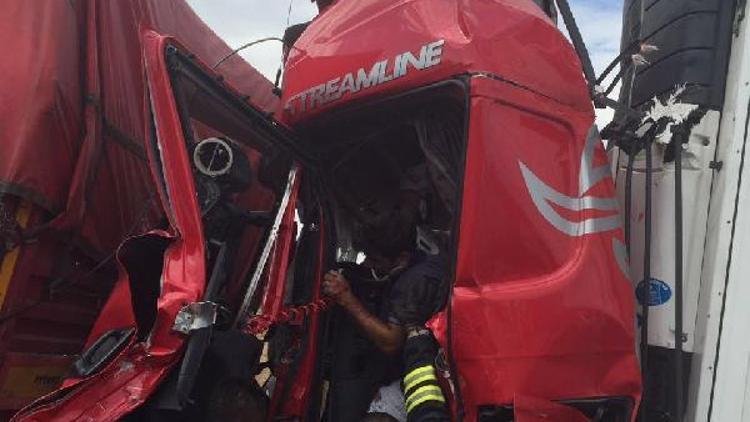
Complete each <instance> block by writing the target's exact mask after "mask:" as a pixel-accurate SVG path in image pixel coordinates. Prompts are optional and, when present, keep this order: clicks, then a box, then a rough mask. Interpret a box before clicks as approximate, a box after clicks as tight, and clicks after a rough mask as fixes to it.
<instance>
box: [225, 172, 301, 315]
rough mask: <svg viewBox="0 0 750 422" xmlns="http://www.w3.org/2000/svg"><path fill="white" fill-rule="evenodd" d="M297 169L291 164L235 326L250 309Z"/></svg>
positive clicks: (292, 186) (287, 201) (290, 192)
mask: <svg viewBox="0 0 750 422" xmlns="http://www.w3.org/2000/svg"><path fill="white" fill-rule="evenodd" d="M297 171H298V169H297V165H296V164H295V165H293V166H292V169H291V170H290V171H289V177H288V179H287V184H286V189H285V190H284V195H283V196H282V197H281V203H280V204H279V210H278V212H277V214H276V217H275V218H274V221H273V226H271V231H270V232H269V234H268V239H267V240H266V243H265V245H263V251H262V252H261V255H260V258H259V259H258V264H257V265H256V267H255V272H253V276H252V278H251V279H250V284H249V285H248V287H247V290H246V291H245V297H244V298H243V299H242V305H241V306H240V309H239V310H238V311H237V317H236V318H235V320H234V325H235V326H237V327H239V325H240V324H242V323H243V322H244V320H245V319H246V317H247V313H248V310H249V309H250V304H251V303H252V301H253V297H254V296H255V291H256V290H257V289H258V283H260V278H261V276H262V275H263V272H264V271H265V268H266V264H267V263H268V258H269V257H270V255H271V249H273V245H274V244H275V243H276V238H277V237H278V236H279V227H281V221H282V220H283V219H284V214H286V210H287V207H288V206H289V198H290V197H291V195H292V190H293V188H294V184H295V182H296V179H297ZM240 328H241V327H240Z"/></svg>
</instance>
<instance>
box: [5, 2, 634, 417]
mask: <svg viewBox="0 0 750 422" xmlns="http://www.w3.org/2000/svg"><path fill="white" fill-rule="evenodd" d="M166 42H167V40H166V39H165V38H163V37H160V36H157V35H156V34H153V33H150V34H149V35H148V36H147V37H146V39H145V42H144V44H145V54H146V62H147V64H148V66H147V73H148V80H149V87H150V91H149V92H150V93H151V106H152V107H153V110H154V119H155V121H156V127H157V135H158V139H159V142H160V143H162V146H163V148H162V154H163V155H162V157H161V159H162V160H163V162H164V169H166V174H165V179H166V180H167V186H168V187H169V189H168V191H169V194H168V195H167V194H166V192H161V194H162V202H163V204H164V206H165V208H166V209H168V210H172V216H171V223H172V226H173V227H174V228H175V229H174V230H173V232H171V233H172V234H171V236H173V237H174V238H173V243H172V244H171V246H170V247H169V249H168V251H167V256H166V258H165V263H164V270H165V272H164V284H165V289H164V290H163V291H162V294H161V296H160V299H159V303H158V318H157V323H156V325H155V327H154V330H153V332H152V333H151V335H150V341H149V342H148V343H145V344H144V343H140V344H133V345H131V346H130V348H128V349H127V350H126V351H125V352H124V353H122V355H121V356H119V357H118V358H117V359H116V360H115V361H114V362H112V364H110V365H109V366H108V367H107V368H106V369H105V370H104V371H102V372H101V373H100V374H98V375H95V376H94V377H92V379H90V380H86V381H81V382H78V383H77V384H76V385H75V386H71V387H70V390H68V391H67V393H68V394H67V396H66V398H65V399H64V400H63V401H59V402H54V403H53V404H49V405H41V407H39V406H38V407H36V408H34V410H33V411H32V412H29V413H24V414H22V415H21V416H19V417H18V418H17V419H18V420H40V421H41V420H52V419H54V420H74V419H76V418H79V417H83V416H86V417H91V418H92V420H114V419H116V418H118V417H120V416H122V415H124V414H126V413H127V412H129V411H132V410H133V409H134V408H135V407H137V406H138V405H140V404H141V403H142V402H143V401H144V400H145V398H146V397H148V395H149V394H150V393H151V392H152V391H153V390H154V388H155V387H156V385H157V384H158V383H159V381H160V380H161V379H162V377H163V375H164V373H165V372H166V370H167V369H168V368H169V367H170V365H172V364H174V362H176V361H177V359H179V350H180V346H181V345H182V344H183V342H184V338H183V337H182V336H180V335H178V334H176V333H174V332H171V331H170V330H171V323H172V322H173V321H174V317H175V315H176V313H177V311H178V310H179V308H180V306H181V305H183V304H185V303H189V302H194V301H196V300H198V299H199V298H200V297H201V293H202V290H203V288H204V284H205V276H204V274H205V268H204V265H205V264H204V257H203V249H202V248H203V246H202V242H203V239H202V234H201V229H200V212H199V210H198V207H197V204H196V203H195V192H194V188H193V187H192V175H191V172H190V163H188V162H187V153H186V151H185V141H184V139H183V138H182V135H181V130H180V128H179V116H178V115H177V112H176V106H175V104H174V99H173V98H172V97H171V96H170V95H168V94H169V92H171V89H170V83H169V79H168V77H167V76H166V75H167V72H166V69H165V68H164V57H163V56H164V54H163V53H164V47H165V44H166ZM285 75H286V76H285V86H284V95H283V98H282V104H283V113H282V116H283V121H284V122H285V123H288V124H289V125H291V126H293V127H294V126H296V127H302V124H303V123H309V122H312V121H314V120H315V119H318V118H322V117H325V116H326V115H328V113H329V112H332V111H334V110H341V109H343V108H346V107H349V106H351V105H353V104H365V103H366V102H368V101H370V100H374V99H382V98H385V97H388V96H392V95H395V94H399V93H404V92H406V91H410V90H413V89H415V88H419V87H423V86H427V85H430V84H433V83H436V82H440V81H445V80H449V79H455V78H460V80H461V81H462V83H463V84H464V86H465V87H466V89H467V90H468V104H467V106H468V107H469V110H468V116H469V121H468V127H467V139H466V145H467V151H466V167H465V170H464V174H463V192H462V201H463V202H462V204H461V207H460V208H461V213H460V222H459V227H460V233H459V238H458V239H459V240H458V247H457V252H456V256H455V279H454V287H453V291H452V298H451V301H450V304H449V306H450V310H449V312H444V313H441V314H440V315H439V316H438V317H437V318H435V319H434V320H433V321H432V324H431V327H432V329H433V330H434V331H435V333H436V336H437V338H438V340H439V341H440V342H441V344H442V345H443V346H444V347H445V348H446V349H447V350H448V352H449V353H450V357H451V361H452V362H453V363H454V366H453V367H452V370H453V376H454V380H455V381H457V383H456V384H457V386H458V393H460V394H457V397H458V398H460V400H461V402H460V403H459V404H458V405H457V406H455V410H456V412H458V409H459V408H461V409H463V412H464V415H465V420H470V421H473V420H476V419H477V415H478V409H479V407H480V406H512V405H513V403H514V402H516V403H518V402H519V401H518V398H519V397H535V398H538V399H534V400H525V401H524V400H521V401H520V402H521V403H522V404H523V405H522V406H521V410H522V411H523V412H526V413H525V414H526V417H532V418H533V415H534V411H535V410H543V409H544V408H545V406H547V404H546V403H549V402H550V401H558V400H576V399H596V398H605V397H623V398H627V399H630V400H631V401H632V402H633V403H636V404H637V402H638V400H639V398H640V375H639V370H638V363H637V359H636V355H635V340H634V326H635V315H634V299H633V293H632V290H631V288H630V283H629V282H628V279H627V277H628V276H627V274H626V273H625V272H623V270H622V265H621V264H622V260H623V259H626V257H625V256H624V255H623V251H622V249H621V248H620V246H621V244H622V239H623V231H622V229H621V228H620V226H619V223H618V222H617V219H618V218H619V216H618V211H617V208H616V202H614V187H613V183H612V179H611V177H610V176H609V173H608V172H606V171H602V169H603V168H604V166H605V165H606V160H607V159H606V155H605V153H604V150H603V148H602V145H601V143H600V142H598V138H596V133H595V132H594V131H592V130H591V128H592V125H593V122H594V116H593V109H592V106H591V102H590V100H589V96H588V91H587V86H586V84H585V82H584V80H583V76H582V72H581V68H580V64H579V61H578V59H577V57H576V55H575V53H574V51H573V49H572V47H571V46H570V45H569V44H568V42H567V41H566V39H565V38H564V36H563V35H562V34H561V33H560V32H559V31H558V29H557V28H556V27H555V25H554V23H553V22H551V21H550V20H549V18H547V17H546V16H545V15H544V14H543V13H542V11H541V10H540V9H539V8H538V7H537V6H536V5H535V4H534V3H533V2H532V1H531V0H494V1H487V0H457V1H455V2H446V1H443V0H400V1H390V0H379V1H368V2H361V1H354V0H349V1H346V0H341V1H338V2H335V3H334V4H333V5H331V6H329V7H328V8H327V9H326V10H325V13H323V14H321V15H320V16H319V17H318V18H316V20H315V21H314V22H313V23H312V24H311V25H310V27H309V28H308V29H307V31H306V32H305V33H304V34H303V36H302V38H300V40H299V41H298V42H297V44H296V45H295V47H294V48H293V49H292V52H291V54H290V57H289V61H288V63H287V66H286V73H285ZM365 110H366V109H365ZM301 135H302V136H303V137H304V133H303V134H301ZM151 158H152V159H153V158H154V157H151ZM152 162H153V161H152ZM153 176H154V178H155V180H158V179H159V176H158V175H157V174H154V175H153ZM289 222H290V221H289V218H287V223H289ZM613 222H614V223H613ZM280 249H281V250H288V249H289V248H286V249H284V248H280ZM283 258H284V257H279V259H283ZM321 262H322V258H321ZM321 265H322V264H321ZM279 273H280V274H283V271H281V268H279ZM319 281H320V280H316V283H319ZM276 287H280V286H279V284H276ZM123 289H124V287H123ZM272 293H273V294H272V296H273V297H277V298H278V297H281V296H282V292H280V291H273V292H272ZM316 294H319V292H318V293H316ZM273 303H274V305H273V306H274V309H276V310H278V309H279V308H278V306H277V305H278V301H274V302H273ZM316 321H317V320H316ZM312 327H313V329H314V330H316V329H317V322H315V323H314V324H313V325H312ZM312 338H314V336H313V337H312ZM314 353H315V347H311V348H309V350H308V351H307V354H306V355H305V357H304V358H303V359H302V361H301V366H300V368H299V369H298V373H299V374H303V375H304V376H300V378H299V379H298V380H297V382H296V383H295V382H292V391H293V397H294V400H295V403H291V404H284V405H283V406H282V404H280V403H276V404H275V406H278V407H276V408H280V409H284V411H285V415H286V416H289V415H296V416H300V417H303V416H304V405H299V404H304V403H307V401H308V400H309V399H310V397H309V392H310V388H309V385H310V384H309V383H310V382H311V376H312V375H311V374H312V373H313V372H314V370H315V369H314V368H315V364H316V362H315V361H314V359H313V358H312V357H313V356H315V355H314ZM63 393H66V392H65V391H63V392H60V393H58V394H63ZM539 403H545V404H544V405H541V404H539ZM100 404H101V406H100ZM535 406H536V408H535ZM552 407H555V406H554V405H553V406H552ZM555 408H557V407H555ZM563 413H564V412H563ZM567 414H571V415H574V416H571V418H573V419H570V420H571V421H572V420H576V419H575V418H578V417H579V415H577V414H576V413H575V412H573V411H570V412H568V413H567ZM531 420H534V419H531Z"/></svg>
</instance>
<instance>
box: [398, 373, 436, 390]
mask: <svg viewBox="0 0 750 422" xmlns="http://www.w3.org/2000/svg"><path fill="white" fill-rule="evenodd" d="M425 381H437V377H436V376H435V374H424V375H422V376H421V377H419V378H415V379H413V380H411V381H409V383H408V384H407V383H404V391H407V392H408V391H409V390H411V389H412V388H413V387H416V386H417V385H419V384H421V383H423V382H425Z"/></svg>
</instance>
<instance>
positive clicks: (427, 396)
mask: <svg viewBox="0 0 750 422" xmlns="http://www.w3.org/2000/svg"><path fill="white" fill-rule="evenodd" d="M426 401H439V402H441V403H445V398H444V397H443V391H442V390H441V389H440V387H438V386H436V385H425V386H424V387H419V388H417V389H416V390H415V391H414V393H412V394H409V397H407V398H406V412H407V413H408V412H411V410H412V409H413V408H414V407H416V406H418V405H420V404H422V403H424V402H426Z"/></svg>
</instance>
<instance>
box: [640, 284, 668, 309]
mask: <svg viewBox="0 0 750 422" xmlns="http://www.w3.org/2000/svg"><path fill="white" fill-rule="evenodd" d="M646 284H648V285H649V292H648V306H659V305H663V304H665V303H667V302H669V299H671V298H672V288H671V287H669V284H667V283H665V282H663V281H661V280H658V279H656V278H652V279H651V282H650V283H646V280H643V281H641V282H640V283H638V287H637V288H636V289H635V297H637V298H638V302H639V303H640V304H641V305H643V304H644V303H645V302H646Z"/></svg>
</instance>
